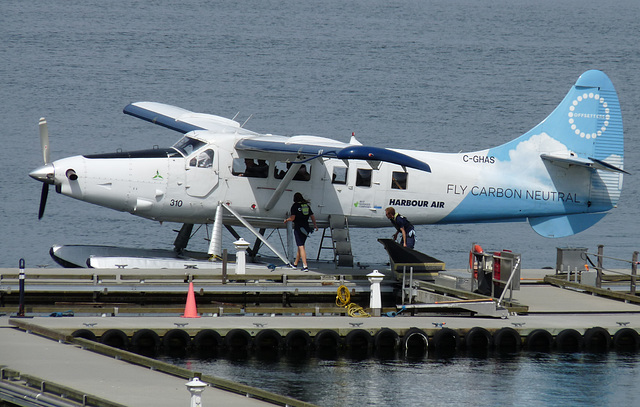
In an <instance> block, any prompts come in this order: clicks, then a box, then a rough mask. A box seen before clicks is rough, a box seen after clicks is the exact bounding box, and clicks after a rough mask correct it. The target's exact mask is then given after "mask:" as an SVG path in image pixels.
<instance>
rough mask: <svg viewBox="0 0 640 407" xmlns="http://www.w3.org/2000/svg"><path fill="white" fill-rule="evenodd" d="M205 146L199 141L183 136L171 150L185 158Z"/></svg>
mask: <svg viewBox="0 0 640 407" xmlns="http://www.w3.org/2000/svg"><path fill="white" fill-rule="evenodd" d="M205 144H206V143H204V142H202V141H200V140H196V139H194V138H191V137H187V136H184V137H183V138H181V139H180V140H178V142H177V143H176V144H174V145H173V148H175V149H176V150H178V151H179V152H180V154H182V155H183V156H185V157H186V156H188V155H189V154H191V153H193V152H194V151H196V150H197V149H199V148H200V147H202V146H204V145H205Z"/></svg>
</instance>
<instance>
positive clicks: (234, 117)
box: [231, 112, 240, 120]
mask: <svg viewBox="0 0 640 407" xmlns="http://www.w3.org/2000/svg"><path fill="white" fill-rule="evenodd" d="M239 114H240V112H238V113H236V115H235V116H233V118H232V119H231V120H235V119H236V117H238V115H239Z"/></svg>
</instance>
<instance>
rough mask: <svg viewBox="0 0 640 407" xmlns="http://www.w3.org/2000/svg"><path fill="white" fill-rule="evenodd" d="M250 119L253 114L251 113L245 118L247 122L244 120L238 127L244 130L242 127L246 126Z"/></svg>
mask: <svg viewBox="0 0 640 407" xmlns="http://www.w3.org/2000/svg"><path fill="white" fill-rule="evenodd" d="M252 117H253V113H251V114H250V115H249V117H247V120H245V121H244V123H242V125H240V127H243V128H244V125H245V124H247V122H248V121H249V120H250V119H251V118H252Z"/></svg>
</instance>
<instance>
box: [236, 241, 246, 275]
mask: <svg viewBox="0 0 640 407" xmlns="http://www.w3.org/2000/svg"><path fill="white" fill-rule="evenodd" d="M233 244H234V245H235V246H236V250H237V251H236V274H245V273H246V271H247V249H248V248H249V242H247V241H246V240H244V239H243V238H240V240H236V241H235V242H233Z"/></svg>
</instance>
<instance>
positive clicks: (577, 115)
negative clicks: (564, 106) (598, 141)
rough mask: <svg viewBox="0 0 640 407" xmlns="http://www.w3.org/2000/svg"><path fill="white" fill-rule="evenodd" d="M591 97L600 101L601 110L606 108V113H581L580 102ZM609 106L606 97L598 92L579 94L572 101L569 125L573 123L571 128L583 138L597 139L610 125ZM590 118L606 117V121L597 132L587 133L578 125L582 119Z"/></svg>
mask: <svg viewBox="0 0 640 407" xmlns="http://www.w3.org/2000/svg"><path fill="white" fill-rule="evenodd" d="M589 99H595V100H596V101H598V103H599V104H600V107H599V109H598V110H599V111H602V109H604V114H599V113H597V114H593V113H581V112H579V111H576V110H578V107H579V106H580V104H581V103H582V102H584V101H587V100H589ZM609 118H610V116H609V107H608V106H607V102H606V101H605V100H604V98H603V97H602V96H600V95H598V94H597V93H595V94H594V93H584V94H582V95H581V96H578V97H576V98H575V99H574V101H573V102H572V103H571V106H570V107H569V125H571V130H573V131H574V132H575V133H576V135H577V136H580V137H581V138H586V139H587V140H589V139H595V138H596V137H598V136H601V135H602V133H604V132H605V131H606V130H607V127H608V126H609ZM588 119H604V122H603V124H602V127H600V128H599V129H598V130H597V131H596V132H594V133H585V132H584V131H582V130H581V129H580V127H579V126H578V124H579V123H580V121H581V120H588Z"/></svg>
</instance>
